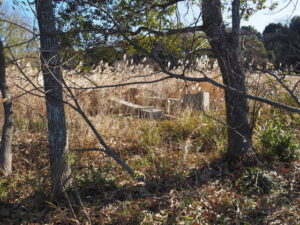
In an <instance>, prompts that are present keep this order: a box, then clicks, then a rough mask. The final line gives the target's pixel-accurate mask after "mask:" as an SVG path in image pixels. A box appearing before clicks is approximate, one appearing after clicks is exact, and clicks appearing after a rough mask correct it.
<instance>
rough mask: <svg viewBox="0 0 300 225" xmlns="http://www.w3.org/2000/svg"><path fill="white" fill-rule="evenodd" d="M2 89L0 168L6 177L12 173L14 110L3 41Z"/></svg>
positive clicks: (0, 53) (0, 50)
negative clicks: (7, 80) (2, 112)
mask: <svg viewBox="0 0 300 225" xmlns="http://www.w3.org/2000/svg"><path fill="white" fill-rule="evenodd" d="M0 89H1V94H2V99H3V108H4V123H3V129H2V137H1V144H0V167H1V168H2V169H3V173H4V175H9V174H11V172H12V153H11V144H12V135H13V129H14V118H13V110H12V102H11V97H10V94H9V89H8V86H7V84H6V75H5V57H4V49H3V44H2V41H1V40H0Z"/></svg>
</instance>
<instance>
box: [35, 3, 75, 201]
mask: <svg viewBox="0 0 300 225" xmlns="http://www.w3.org/2000/svg"><path fill="white" fill-rule="evenodd" d="M36 11H37V19H38V23H39V29H40V34H41V36H40V41H41V63H42V72H43V77H44V88H45V92H46V108H47V117H48V135H49V159H50V166H51V177H52V191H53V195H54V196H59V195H60V194H61V193H62V192H63V191H64V190H65V189H66V188H68V187H69V186H70V184H71V168H70V167H69V165H68V163H67V149H68V140H67V129H66V118H65V110H64V104H63V91H62V86H61V81H62V74H61V71H60V67H59V64H60V59H59V56H58V47H59V44H58V43H59V42H58V38H57V37H56V35H55V33H56V28H55V16H54V7H53V3H52V0H36Z"/></svg>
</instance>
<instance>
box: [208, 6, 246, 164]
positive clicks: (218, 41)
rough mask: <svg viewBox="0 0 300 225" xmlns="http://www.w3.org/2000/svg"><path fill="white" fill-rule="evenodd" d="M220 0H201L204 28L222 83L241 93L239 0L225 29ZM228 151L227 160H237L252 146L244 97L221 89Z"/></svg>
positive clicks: (242, 79)
mask: <svg viewBox="0 0 300 225" xmlns="http://www.w3.org/2000/svg"><path fill="white" fill-rule="evenodd" d="M221 6H222V5H221V1H220V0H203V1H202V19H203V27H204V31H205V33H206V35H207V37H208V39H209V42H210V45H211V47H212V49H213V51H214V52H215V53H216V56H217V60H218V63H219V66H220V69H221V74H222V78H223V83H224V84H225V85H228V86H229V87H232V88H234V89H236V90H239V91H240V92H243V93H245V92H246V87H245V74H244V73H243V71H242V68H241V64H240V61H239V35H240V34H239V27H240V18H239V0H234V1H232V31H231V32H228V31H226V29H225V26H224V22H223V18H222V11H221ZM225 104H226V120H227V124H228V129H227V132H228V150H227V155H228V157H229V158H230V159H238V158H240V157H241V156H243V155H244V154H245V153H246V152H248V151H249V150H250V149H251V148H252V141H251V136H252V133H251V128H250V125H249V121H248V105H247V99H246V98H245V97H243V96H241V95H239V94H236V93H234V92H231V91H228V90H225Z"/></svg>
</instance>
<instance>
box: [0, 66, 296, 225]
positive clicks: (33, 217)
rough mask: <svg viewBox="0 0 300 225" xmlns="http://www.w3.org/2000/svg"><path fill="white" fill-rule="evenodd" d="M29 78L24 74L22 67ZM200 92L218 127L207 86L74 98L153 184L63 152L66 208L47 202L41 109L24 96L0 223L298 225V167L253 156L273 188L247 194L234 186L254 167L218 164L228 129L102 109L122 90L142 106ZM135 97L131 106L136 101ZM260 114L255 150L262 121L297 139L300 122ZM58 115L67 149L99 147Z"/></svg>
mask: <svg viewBox="0 0 300 225" xmlns="http://www.w3.org/2000/svg"><path fill="white" fill-rule="evenodd" d="M102 66H103V67H105V65H102ZM137 67H138V66H137ZM27 72H29V73H31V74H32V70H30V69H28V71H27ZM150 72H151V71H149V68H144V67H138V68H133V67H131V68H127V69H124V70H123V69H121V68H118V70H117V71H114V72H112V71H111V68H106V69H105V68H104V70H103V71H100V69H99V68H98V69H96V70H95V71H93V72H92V73H91V74H89V75H88V76H89V79H93V81H94V82H97V84H99V85H104V84H110V83H112V82H114V83H120V82H124V81H125V82H127V81H132V80H135V81H139V80H141V79H146V80H147V79H149V80H150V79H156V78H158V77H161V76H162V74H159V73H158V74H155V75H153V76H151V77H147V78H141V77H136V78H131V77H132V76H137V75H139V76H140V75H143V76H145V75H147V74H149V73H150ZM64 73H65V75H68V80H69V81H68V82H69V84H70V85H72V83H71V81H72V82H76V83H77V84H79V83H80V85H81V86H89V85H90V83H89V82H88V81H87V80H86V79H83V78H82V77H79V76H78V75H76V74H70V73H71V72H66V71H65V72H64ZM72 73H74V72H72ZM190 73H192V72H190ZM193 73H194V72H193ZM208 73H210V76H211V77H215V76H218V75H219V71H218V70H215V71H211V72H208ZM9 74H10V77H11V79H10V82H11V86H12V88H13V89H12V92H13V95H14V96H16V95H18V94H20V93H22V91H21V90H20V89H18V88H16V86H14V85H13V82H16V83H17V84H19V85H22V86H23V88H26V89H27V90H30V86H29V85H28V84H27V83H25V82H24V81H23V80H22V79H20V78H21V76H20V74H17V72H16V71H12V72H11V73H9ZM193 75H195V76H200V74H199V75H197V74H193ZM13 77H14V78H15V79H14V80H13V79H12V78H13ZM17 78H19V79H17ZM40 80H41V79H40V77H35V78H33V81H34V82H36V83H39V81H40ZM73 85H74V84H73ZM200 87H201V90H204V91H208V92H210V94H211V99H213V103H212V104H213V106H212V109H213V110H212V111H210V112H209V114H210V115H211V116H212V117H216V118H219V119H222V120H224V119H225V116H224V106H223V92H222V91H220V90H218V89H216V88H214V87H212V86H211V85H210V84H207V83H203V84H200V86H199V85H198V84H191V83H185V82H182V81H178V80H167V81H164V82H161V83H158V84H152V85H141V86H130V87H122V88H113V89H99V90H94V91H83V92H81V91H77V94H78V96H79V100H80V102H81V104H82V107H83V108H84V109H85V110H86V111H87V112H88V115H89V117H90V119H91V120H92V122H93V123H94V124H95V126H96V128H97V129H98V130H99V132H100V133H101V134H102V135H103V137H104V138H105V140H106V141H107V143H108V144H109V145H110V146H112V147H113V148H114V149H115V151H116V152H118V153H119V154H120V156H121V157H122V159H123V160H125V161H126V162H127V163H128V164H129V165H130V166H131V167H132V168H133V169H134V170H135V171H136V172H137V173H138V174H140V175H144V176H146V177H148V178H150V179H152V181H153V182H155V183H156V184H157V186H156V188H155V189H151V188H148V187H147V186H144V184H142V183H138V182H136V181H135V180H133V179H132V178H131V177H130V176H129V175H128V174H127V173H126V172H125V171H124V170H123V169H122V168H121V167H120V166H118V165H117V164H116V163H115V162H114V161H113V160H112V159H111V158H109V157H107V156H106V155H104V154H103V153H101V152H75V151H70V153H69V163H70V164H71V166H72V170H73V179H74V186H73V188H72V189H71V190H69V191H67V192H66V196H67V197H68V198H67V199H68V201H67V200H62V201H60V202H56V201H52V200H51V198H50V194H49V191H50V184H49V174H48V173H49V165H48V159H47V129H46V120H45V119H46V111H45V107H44V101H43V99H41V98H38V97H34V96H32V95H26V96H22V97H20V98H18V99H16V100H15V101H14V109H15V116H16V121H17V125H16V133H15V136H14V143H13V151H14V162H13V170H14V172H13V174H12V175H11V176H9V177H7V178H4V177H1V178H0V224H89V220H91V221H92V224H124V225H125V224H295V225H296V224H298V222H299V221H300V218H299V214H298V212H299V210H300V209H299V205H300V196H299V191H300V184H299V180H300V167H299V161H294V162H291V163H284V162H267V161H265V160H264V158H263V157H261V156H260V155H259V154H258V153H257V157H258V158H259V160H260V161H261V162H262V164H260V166H259V168H260V169H263V170H264V171H266V172H265V173H266V174H268V175H270V176H271V177H273V178H274V179H275V180H276V181H277V182H278V183H279V188H278V189H276V190H274V191H273V192H270V193H269V194H258V193H251V194H249V193H245V192H243V189H242V187H243V183H241V178H244V177H247V171H248V169H249V168H250V169H251V168H253V167H257V163H256V162H255V161H253V160H249V159H247V161H245V163H244V164H241V165H239V167H238V169H237V168H235V169H233V168H232V167H231V165H228V163H227V162H226V161H224V160H223V159H222V157H223V154H224V150H225V147H226V146H225V145H226V132H225V131H226V127H224V126H223V125H222V124H220V123H218V122H216V121H215V120H213V119H210V118H208V117H207V116H205V115H204V114H203V113H200V112H191V111H189V110H185V111H183V110H174V111H173V112H172V113H173V115H174V116H175V118H174V119H172V120H157V121H151V120H145V119H138V118H136V117H134V116H127V115H124V112H123V111H122V110H119V107H118V106H116V105H113V104H112V103H111V102H110V101H108V98H109V96H118V97H124V98H125V97H126V95H125V94H124V93H125V92H126V91H128V90H129V88H138V89H139V90H140V91H139V92H138V93H137V94H138V95H141V99H143V98H144V99H145V95H149V93H150V95H154V93H153V92H152V93H151V91H155V92H156V94H157V95H158V96H161V97H169V98H180V96H181V95H182V94H184V93H187V92H192V93H193V92H197V91H199V88H200ZM264 88H265V87H264ZM134 97H135V96H134ZM139 97H140V96H138V97H137V98H136V100H137V103H140V102H138V101H140V99H139ZM66 98H67V95H66ZM142 103H143V104H147V105H148V104H155V105H157V107H161V108H162V109H164V110H165V108H164V105H163V104H161V102H155V101H152V100H151V101H150V100H149V101H148V102H147V101H145V100H143V102H142ZM261 112H264V113H265V115H261V116H260V117H259V119H258V125H257V128H256V131H255V134H254V142H255V147H256V148H257V149H258V151H257V152H259V150H261V149H262V148H261V144H260V141H259V135H260V134H259V132H260V130H261V129H262V128H263V126H264V124H265V123H266V122H267V121H268V120H269V117H270V116H279V118H281V119H282V121H289V123H288V124H289V125H288V128H289V129H290V130H293V131H295V135H296V138H299V137H300V136H299V135H300V130H299V129H300V128H299V123H300V117H299V116H295V115H288V114H284V113H283V112H281V111H280V110H279V111H278V110H277V111H276V112H274V111H272V110H269V109H268V108H267V107H264V108H262V109H261ZM66 114H67V121H68V131H69V141H70V148H94V147H100V146H99V144H98V141H97V139H96V138H95V137H94V135H93V133H92V132H91V131H90V129H89V128H88V127H87V125H86V124H85V123H84V122H83V120H82V119H81V118H80V116H79V115H78V114H77V113H75V112H74V111H73V110H71V109H70V108H69V107H66ZM1 115H2V114H1ZM1 118H2V117H1ZM296 140H297V139H296ZM298 140H299V139H298ZM78 196H80V199H79V197H78Z"/></svg>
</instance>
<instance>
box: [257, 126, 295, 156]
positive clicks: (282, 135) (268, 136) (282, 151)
mask: <svg viewBox="0 0 300 225" xmlns="http://www.w3.org/2000/svg"><path fill="white" fill-rule="evenodd" d="M260 140H261V143H262V145H263V147H264V154H265V155H266V156H268V157H270V158H272V159H274V160H282V161H292V160H295V159H297V158H299V153H300V152H299V145H298V144H296V143H295V142H294V138H293V135H292V133H291V132H288V131H285V130H284V129H283V126H282V123H281V122H280V121H279V120H275V121H271V122H269V123H268V124H267V126H266V128H265V129H264V131H263V132H262V133H261V135H260Z"/></svg>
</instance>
